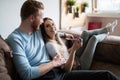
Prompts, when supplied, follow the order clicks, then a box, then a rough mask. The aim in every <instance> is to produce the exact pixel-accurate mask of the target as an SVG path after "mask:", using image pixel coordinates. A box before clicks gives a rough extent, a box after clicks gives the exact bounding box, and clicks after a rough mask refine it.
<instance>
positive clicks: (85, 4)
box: [81, 2, 89, 12]
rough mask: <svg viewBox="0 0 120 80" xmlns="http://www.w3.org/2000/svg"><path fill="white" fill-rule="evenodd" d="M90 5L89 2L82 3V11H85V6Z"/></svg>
mask: <svg viewBox="0 0 120 80" xmlns="http://www.w3.org/2000/svg"><path fill="white" fill-rule="evenodd" d="M88 6H89V4H88V2H83V3H82V5H81V12H85V8H86V7H88Z"/></svg>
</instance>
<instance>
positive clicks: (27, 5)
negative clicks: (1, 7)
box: [20, 0, 44, 21]
mask: <svg viewBox="0 0 120 80" xmlns="http://www.w3.org/2000/svg"><path fill="white" fill-rule="evenodd" d="M39 9H44V5H43V3H42V2H38V1H36V0H27V1H25V2H24V3H23V5H22V7H21V12H20V16H21V20H22V21H23V20H25V19H26V18H28V17H29V16H30V15H35V14H36V13H37V12H38V10H39Z"/></svg>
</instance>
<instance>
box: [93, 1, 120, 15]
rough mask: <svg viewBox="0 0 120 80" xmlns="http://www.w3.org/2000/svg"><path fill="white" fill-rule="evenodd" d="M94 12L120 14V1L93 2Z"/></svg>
mask: <svg viewBox="0 0 120 80" xmlns="http://www.w3.org/2000/svg"><path fill="white" fill-rule="evenodd" d="M92 10H93V12H98V13H120V0H92Z"/></svg>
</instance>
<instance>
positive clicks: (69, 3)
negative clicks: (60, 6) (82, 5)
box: [67, 0, 76, 13]
mask: <svg viewBox="0 0 120 80" xmlns="http://www.w3.org/2000/svg"><path fill="white" fill-rule="evenodd" d="M75 2H76V0H67V6H68V11H69V13H72V6H73V5H75Z"/></svg>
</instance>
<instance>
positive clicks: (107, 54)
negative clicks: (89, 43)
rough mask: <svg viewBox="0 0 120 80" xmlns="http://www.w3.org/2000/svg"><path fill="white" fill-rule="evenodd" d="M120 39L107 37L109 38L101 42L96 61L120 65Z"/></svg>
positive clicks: (96, 52)
mask: <svg viewBox="0 0 120 80" xmlns="http://www.w3.org/2000/svg"><path fill="white" fill-rule="evenodd" d="M119 49H120V37H119V36H107V38H106V39H105V40H104V41H102V42H99V43H98V45H97V47H96V51H95V59H97V60H101V61H104V62H110V63H114V64H120V50H119Z"/></svg>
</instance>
